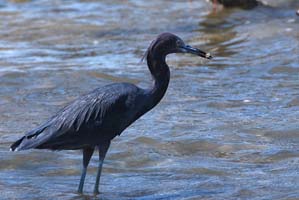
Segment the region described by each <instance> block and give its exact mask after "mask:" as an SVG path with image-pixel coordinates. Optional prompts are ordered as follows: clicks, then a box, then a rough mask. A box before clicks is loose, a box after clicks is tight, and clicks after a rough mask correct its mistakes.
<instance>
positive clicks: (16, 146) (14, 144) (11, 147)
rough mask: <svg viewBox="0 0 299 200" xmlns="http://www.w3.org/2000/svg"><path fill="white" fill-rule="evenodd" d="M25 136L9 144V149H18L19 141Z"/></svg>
mask: <svg viewBox="0 0 299 200" xmlns="http://www.w3.org/2000/svg"><path fill="white" fill-rule="evenodd" d="M24 138H25V136H24V137H22V138H21V139H19V140H17V141H15V142H14V143H13V144H12V145H11V146H10V151H18V146H19V145H20V144H21V142H22V141H23V139H24Z"/></svg>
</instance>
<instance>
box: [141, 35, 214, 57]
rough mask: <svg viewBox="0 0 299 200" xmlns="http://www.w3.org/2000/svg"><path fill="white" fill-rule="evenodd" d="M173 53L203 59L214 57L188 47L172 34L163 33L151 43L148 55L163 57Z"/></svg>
mask: <svg viewBox="0 0 299 200" xmlns="http://www.w3.org/2000/svg"><path fill="white" fill-rule="evenodd" d="M171 53H190V54H194V55H197V56H200V57H203V58H207V59H211V58H212V56H211V55H210V54H209V53H206V52H204V51H202V50H200V49H197V48H194V47H191V46H189V45H186V44H185V43H184V41H183V40H182V39H181V38H179V37H178V36H176V35H174V34H172V33H162V34H160V35H158V37H157V38H156V39H155V40H154V41H153V42H152V43H151V45H150V47H149V48H148V50H147V52H146V54H145V56H144V57H146V56H147V55H149V54H151V55H153V56H163V57H165V56H166V55H167V54H171Z"/></svg>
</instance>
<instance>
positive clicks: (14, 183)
mask: <svg viewBox="0 0 299 200" xmlns="http://www.w3.org/2000/svg"><path fill="white" fill-rule="evenodd" d="M273 2H275V1H273ZM284 2H287V3H285V4H283V2H282V1H281V2H279V3H280V4H279V5H275V6H279V7H259V8H256V9H254V10H250V11H246V10H239V9H233V10H225V11H219V12H217V13H212V8H211V5H209V4H207V3H206V2H205V1H187V2H185V1H163V2H162V1H146V2H145V1H108V0H107V1H100V2H98V1H92V0H89V1H88V0H85V1H83V0H82V1H79V0H77V1H60V0H57V1H45V0H40V1H28V0H27V1H26V0H24V1H22V0H14V1H0V19H1V20H0V27H1V29H0V55H1V58H0V113H1V115H0V122H1V126H0V138H1V140H0V192H1V197H0V199H75V200H77V199H78V200H79V199H94V197H93V196H92V189H93V184H94V181H95V174H96V166H97V159H96V158H97V156H94V158H93V160H92V162H91V163H90V167H89V171H88V175H87V179H86V184H85V188H84V189H85V195H78V194H76V189H77V184H78V181H79V176H80V168H81V159H82V158H81V153H80V152H78V151H61V152H51V151H41V150H30V151H23V152H9V151H8V149H9V145H10V144H11V143H12V142H13V141H14V140H16V139H18V138H19V137H20V136H21V135H22V134H23V133H24V132H26V131H28V130H30V129H31V128H34V127H35V126H37V125H38V124H40V123H42V122H43V121H45V120H46V119H47V118H49V117H50V116H51V115H52V114H54V113H55V112H56V111H57V110H59V109H60V108H61V107H62V106H63V105H65V104H66V103H68V102H69V101H71V100H73V99H74V98H76V97H78V96H79V95H80V94H84V93H86V92H88V91H90V90H92V89H93V88H96V87H99V86H102V85H105V84H108V83H111V82H119V81H127V82H132V83H135V84H138V85H140V86H142V87H146V86H148V85H149V84H150V83H151V78H150V75H149V72H148V70H147V67H146V64H145V63H140V59H141V57H142V55H143V52H144V51H145V49H146V48H147V46H148V45H149V43H150V41H151V40H152V39H153V38H155V37H156V35H157V34H158V33H161V32H165V31H169V32H173V33H176V34H177V35H179V36H180V37H182V38H183V39H184V40H185V41H186V43H189V44H191V45H193V46H197V47H201V48H202V49H204V50H206V51H211V53H212V54H213V55H214V57H215V58H214V59H213V60H212V61H209V62H207V61H205V60H201V59H198V58H197V57H194V56H189V55H171V56H169V57H168V63H169V65H170V66H171V82H170V85H169V89H168V91H167V94H166V96H165V97H164V99H163V100H162V102H161V103H160V104H159V105H158V106H157V107H156V108H154V109H153V110H152V111H150V112H149V113H147V114H146V115H144V116H143V117H142V118H141V119H140V120H138V121H137V122H136V123H134V125H132V126H131V127H130V128H128V129H127V130H126V131H125V132H123V134H122V135H121V136H120V137H117V138H116V139H115V140H114V141H113V143H112V145H111V148H110V149H109V152H108V155H107V158H106V160H105V164H104V169H103V175H102V178H101V185H100V189H101V191H102V194H101V195H100V196H98V197H97V198H99V199H140V200H149V199H188V200H191V199H192V200H193V199H298V198H299V145H298V144H299V64H298V63H299V56H298V55H299V42H298V41H299V26H298V23H299V17H297V16H296V15H295V10H296V9H295V8H298V7H299V3H298V1H284ZM276 4H277V2H276ZM97 198H96V199H97Z"/></svg>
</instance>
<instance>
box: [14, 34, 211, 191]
mask: <svg viewBox="0 0 299 200" xmlns="http://www.w3.org/2000/svg"><path fill="white" fill-rule="evenodd" d="M171 53H191V54H195V55H197V56H201V57H204V58H207V59H211V58H212V56H211V55H210V54H209V53H205V52H203V51H201V50H199V49H197V48H193V47H191V46H188V45H185V43H184V42H183V40H182V39H180V38H179V37H178V36H176V35H174V34H171V33H162V34H160V35H159V36H158V37H157V38H156V39H155V40H154V41H153V42H152V43H151V45H150V46H149V48H148V49H147V51H146V53H145V55H144V58H146V59H147V64H148V68H149V70H150V73H151V75H152V77H153V79H154V83H153V85H152V87H150V88H148V89H142V88H139V87H137V86H136V85H134V84H131V83H113V84H109V85H106V86H104V87H101V88H97V89H95V90H94V91H92V92H90V93H88V94H86V95H84V96H81V97H79V98H78V99H76V100H74V101H73V102H72V103H70V104H69V105H67V106H66V107H64V108H63V109H61V110H60V111H58V113H57V114H56V115H54V116H53V117H52V118H50V119H49V120H48V121H46V122H45V123H43V124H41V125H40V126H39V127H37V128H35V129H33V130H31V131H29V132H27V133H26V134H25V135H24V136H23V137H21V138H20V139H19V140H17V141H16V142H14V143H13V144H12V145H11V150H12V151H20V150H26V149H32V148H34V149H50V150H77V149H82V150H83V168H82V174H81V178H80V182H79V187H78V192H79V193H82V192H83V185H84V180H85V176H86V170H87V166H88V164H89V161H90V158H91V156H92V154H93V152H94V150H95V148H98V150H99V164H98V170H97V176H96V182H95V186H94V193H95V194H98V193H99V182H100V176H101V171H102V165H103V162H104V158H105V155H106V153H107V150H108V148H109V146H110V142H111V140H112V139H113V138H114V137H115V136H117V135H120V134H121V133H122V132H123V131H124V130H125V129H126V128H127V127H128V126H130V125H131V124H132V123H133V122H134V121H135V120H137V119H138V118H139V117H140V116H142V115H143V114H145V113H146V112H148V111H149V110H151V109H152V108H153V107H154V106H156V105H157V104H158V103H159V102H160V100H161V99H162V97H163V96H164V94H165V92H166V90H167V87H168V83H169V79H170V72H169V68H168V66H167V64H166V61H165V58H166V56H167V55H168V54H171Z"/></svg>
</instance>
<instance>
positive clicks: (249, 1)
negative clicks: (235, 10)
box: [210, 0, 262, 9]
mask: <svg viewBox="0 0 299 200" xmlns="http://www.w3.org/2000/svg"><path fill="white" fill-rule="evenodd" d="M210 1H212V2H213V3H214V4H215V3H216V2H217V3H220V4H222V5H223V6H224V7H240V8H243V9H252V8H254V7H256V6H258V5H262V3H261V2H259V1H257V0H210Z"/></svg>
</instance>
